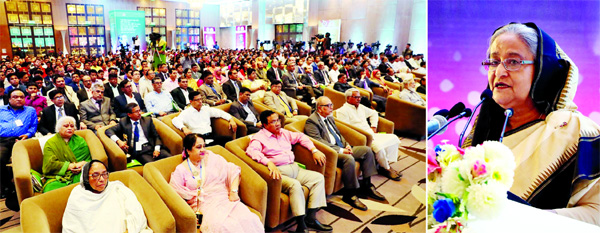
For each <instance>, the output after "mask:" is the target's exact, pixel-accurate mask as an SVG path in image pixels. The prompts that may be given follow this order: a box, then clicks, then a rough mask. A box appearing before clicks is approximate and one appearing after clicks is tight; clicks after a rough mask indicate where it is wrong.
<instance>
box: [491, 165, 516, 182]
mask: <svg viewBox="0 0 600 233" xmlns="http://www.w3.org/2000/svg"><path fill="white" fill-rule="evenodd" d="M512 164H513V165H512V166H511V165H510V163H500V162H495V163H488V164H487V169H488V173H489V174H490V178H491V179H493V180H495V181H497V182H499V183H500V184H502V185H504V187H505V188H506V189H510V187H512V184H513V182H514V178H513V177H514V175H515V168H514V162H512Z"/></svg>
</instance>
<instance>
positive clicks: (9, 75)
mask: <svg viewBox="0 0 600 233" xmlns="http://www.w3.org/2000/svg"><path fill="white" fill-rule="evenodd" d="M12 76H17V78H19V76H18V75H17V73H14V72H13V73H9V74H8V75H6V77H7V78H8V80H10V78H12Z"/></svg>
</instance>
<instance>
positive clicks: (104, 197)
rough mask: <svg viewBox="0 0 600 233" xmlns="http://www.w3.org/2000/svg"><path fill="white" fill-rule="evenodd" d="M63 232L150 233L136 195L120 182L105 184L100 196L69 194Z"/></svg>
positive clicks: (79, 189) (79, 188)
mask: <svg viewBox="0 0 600 233" xmlns="http://www.w3.org/2000/svg"><path fill="white" fill-rule="evenodd" d="M62 226H63V230H62V232H118V233H121V232H125V231H126V230H127V232H152V230H151V229H149V228H148V224H147V220H146V215H144V209H143V208H142V205H141V204H140V202H139V201H138V200H137V198H136V196H135V194H134V193H133V192H132V191H131V190H130V189H129V188H127V187H126V186H125V185H124V184H123V183H121V182H120V181H111V182H110V183H107V186H106V189H104V191H103V192H101V193H93V192H91V191H88V190H85V188H84V187H83V183H81V185H77V186H76V187H75V188H73V190H72V191H71V195H70V196H69V200H68V201H67V206H66V208H65V212H64V215H63V219H62Z"/></svg>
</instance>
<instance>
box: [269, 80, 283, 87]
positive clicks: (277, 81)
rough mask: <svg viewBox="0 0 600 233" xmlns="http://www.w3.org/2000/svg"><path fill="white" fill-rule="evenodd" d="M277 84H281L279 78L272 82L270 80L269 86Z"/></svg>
mask: <svg viewBox="0 0 600 233" xmlns="http://www.w3.org/2000/svg"><path fill="white" fill-rule="evenodd" d="M277 84H281V81H279V80H273V82H271V86H273V85H277Z"/></svg>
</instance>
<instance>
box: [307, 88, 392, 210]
mask: <svg viewBox="0 0 600 233" xmlns="http://www.w3.org/2000/svg"><path fill="white" fill-rule="evenodd" d="M332 112H333V104H332V103H331V100H330V99H329V98H327V97H325V96H323V97H320V98H319V99H317V111H315V112H314V113H313V114H312V115H311V116H310V117H309V118H308V119H307V120H306V124H305V125H304V133H305V134H306V135H308V136H309V137H311V138H314V139H316V140H317V141H320V142H322V143H324V144H325V145H327V146H329V147H331V148H332V149H334V150H336V151H338V166H339V167H341V169H342V182H343V183H344V188H345V189H346V192H345V194H344V197H343V198H342V200H343V201H344V202H346V203H348V204H349V205H350V206H352V207H354V208H357V209H360V210H367V206H366V205H365V204H363V203H362V202H361V201H360V200H359V199H358V197H357V196H356V195H357V194H359V191H360V194H361V195H362V196H367V197H371V198H373V199H376V200H380V201H385V197H384V196H383V195H381V194H380V193H379V192H377V190H376V189H375V187H374V186H373V184H371V176H373V175H375V174H377V168H376V163H375V155H374V154H373V151H372V150H371V148H370V147H368V146H355V147H352V146H350V145H349V144H348V142H346V140H345V139H344V136H343V135H342V134H341V133H340V131H339V130H338V128H337V126H336V125H335V119H334V118H333V116H331V113H332ZM355 160H358V161H359V162H360V165H361V166H360V168H361V170H362V173H363V179H362V182H361V184H360V189H359V182H358V178H357V177H356V172H355V162H354V161H355Z"/></svg>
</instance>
